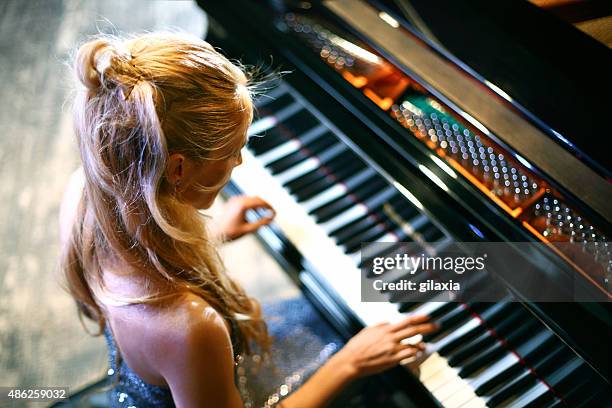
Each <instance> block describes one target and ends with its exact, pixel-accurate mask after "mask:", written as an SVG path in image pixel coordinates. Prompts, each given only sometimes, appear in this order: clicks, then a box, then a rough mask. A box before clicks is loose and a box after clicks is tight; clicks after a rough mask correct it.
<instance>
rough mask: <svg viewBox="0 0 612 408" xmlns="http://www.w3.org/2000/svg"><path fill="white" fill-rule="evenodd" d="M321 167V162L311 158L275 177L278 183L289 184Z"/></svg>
mask: <svg viewBox="0 0 612 408" xmlns="http://www.w3.org/2000/svg"><path fill="white" fill-rule="evenodd" d="M318 167H319V160H318V159H317V158H315V157H310V158H308V159H306V160H304V161H302V162H300V163H298V164H296V165H295V166H293V167H290V168H288V169H287V170H285V171H283V172H282V173H280V174H277V175H276V176H275V178H276V182H277V183H280V184H285V183H288V182H289V181H291V180H294V179H296V178H298V177H300V176H303V175H304V174H306V173H308V172H310V171H312V170H314V169H316V168H318Z"/></svg>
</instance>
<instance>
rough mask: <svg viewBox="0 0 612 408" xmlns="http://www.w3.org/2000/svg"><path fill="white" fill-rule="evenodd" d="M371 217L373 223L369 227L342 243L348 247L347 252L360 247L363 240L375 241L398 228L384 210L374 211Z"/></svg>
mask: <svg viewBox="0 0 612 408" xmlns="http://www.w3.org/2000/svg"><path fill="white" fill-rule="evenodd" d="M370 218H371V219H372V224H371V225H370V226H369V227H368V228H367V229H363V230H362V231H361V232H359V233H357V234H355V235H354V236H353V237H351V239H349V240H346V241H344V242H343V243H342V245H344V246H345V248H346V253H349V254H351V253H353V252H355V251H357V250H358V249H360V247H361V244H362V243H363V242H375V241H376V240H377V239H379V238H381V237H383V236H384V235H386V234H387V233H389V232H394V231H395V230H396V229H397V228H398V227H397V226H396V224H395V223H394V222H393V220H391V219H390V216H389V215H388V214H386V213H385V212H384V211H383V212H382V213H379V212H374V213H373V214H372V215H371V216H370ZM399 239H400V241H401V240H402V237H399Z"/></svg>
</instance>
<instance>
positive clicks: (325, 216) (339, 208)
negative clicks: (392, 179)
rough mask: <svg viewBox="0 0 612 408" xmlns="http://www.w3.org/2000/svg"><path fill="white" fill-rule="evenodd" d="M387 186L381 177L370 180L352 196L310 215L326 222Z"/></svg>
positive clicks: (327, 205) (338, 200) (340, 199)
mask: <svg viewBox="0 0 612 408" xmlns="http://www.w3.org/2000/svg"><path fill="white" fill-rule="evenodd" d="M386 184H387V183H386V181H385V180H384V179H382V178H380V177H376V178H374V179H372V180H368V181H367V182H365V183H363V184H362V185H360V186H359V187H358V188H356V189H355V190H353V191H352V193H351V195H350V196H344V197H340V198H339V199H336V200H334V201H332V202H330V203H328V204H326V205H324V206H322V207H319V208H317V209H314V210H313V211H311V212H310V214H311V215H313V216H314V217H315V219H316V220H317V221H318V222H325V221H327V220H330V219H332V218H333V217H335V216H336V215H338V214H340V213H342V212H344V211H346V210H347V209H349V208H350V207H352V206H354V205H355V204H356V201H365V200H367V199H368V198H369V197H371V196H372V195H374V194H376V193H377V192H379V191H380V190H382V189H383V188H384V187H385V185H386Z"/></svg>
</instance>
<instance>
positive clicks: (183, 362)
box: [156, 296, 244, 408]
mask: <svg viewBox="0 0 612 408" xmlns="http://www.w3.org/2000/svg"><path fill="white" fill-rule="evenodd" d="M178 315H179V316H180V317H179V318H177V319H176V320H175V322H176V324H173V325H172V327H173V328H172V327H171V328H170V329H169V331H168V332H167V333H166V334H165V337H166V338H165V340H164V341H163V345H162V346H161V347H159V349H160V350H158V353H156V354H157V355H158V356H159V360H158V362H157V365H158V368H159V372H160V373H161V375H162V376H163V377H164V379H165V381H166V383H167V384H168V385H169V386H170V390H171V392H172V398H173V399H174V403H175V405H176V406H177V407H179V408H192V407H193V408H196V407H218V408H243V406H244V405H243V403H242V400H241V398H240V394H239V392H238V390H237V389H236V386H235V384H234V356H233V350H232V342H231V338H230V335H229V329H228V327H227V326H226V323H225V321H224V319H223V318H222V317H221V315H220V314H219V313H218V312H217V311H215V310H214V309H213V308H212V307H210V306H209V305H208V304H207V303H206V302H204V301H203V300H201V299H200V298H198V297H196V296H189V297H188V298H187V299H186V301H185V302H184V303H183V305H182V307H181V308H179V313H178Z"/></svg>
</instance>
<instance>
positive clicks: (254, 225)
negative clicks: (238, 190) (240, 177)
mask: <svg viewBox="0 0 612 408" xmlns="http://www.w3.org/2000/svg"><path fill="white" fill-rule="evenodd" d="M254 209H265V210H267V212H268V213H269V214H270V215H267V216H265V217H263V218H260V219H258V220H257V221H255V222H249V221H248V220H247V219H246V213H247V211H249V210H254ZM275 215H276V212H275V211H274V209H273V208H272V206H271V205H270V204H268V203H267V202H266V201H265V200H264V199H262V198H261V197H252V196H235V197H232V198H230V199H229V200H228V201H227V202H226V203H225V205H224V207H223V208H222V209H221V211H220V213H219V215H218V216H217V218H216V219H215V228H214V230H213V233H214V234H216V235H218V236H221V238H222V239H223V240H224V241H232V240H235V239H238V238H240V237H242V236H243V235H245V234H248V233H250V232H254V231H256V230H257V229H258V228H259V227H261V226H264V225H267V224H269V223H270V222H271V221H272V220H273V219H274V216H275Z"/></svg>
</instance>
